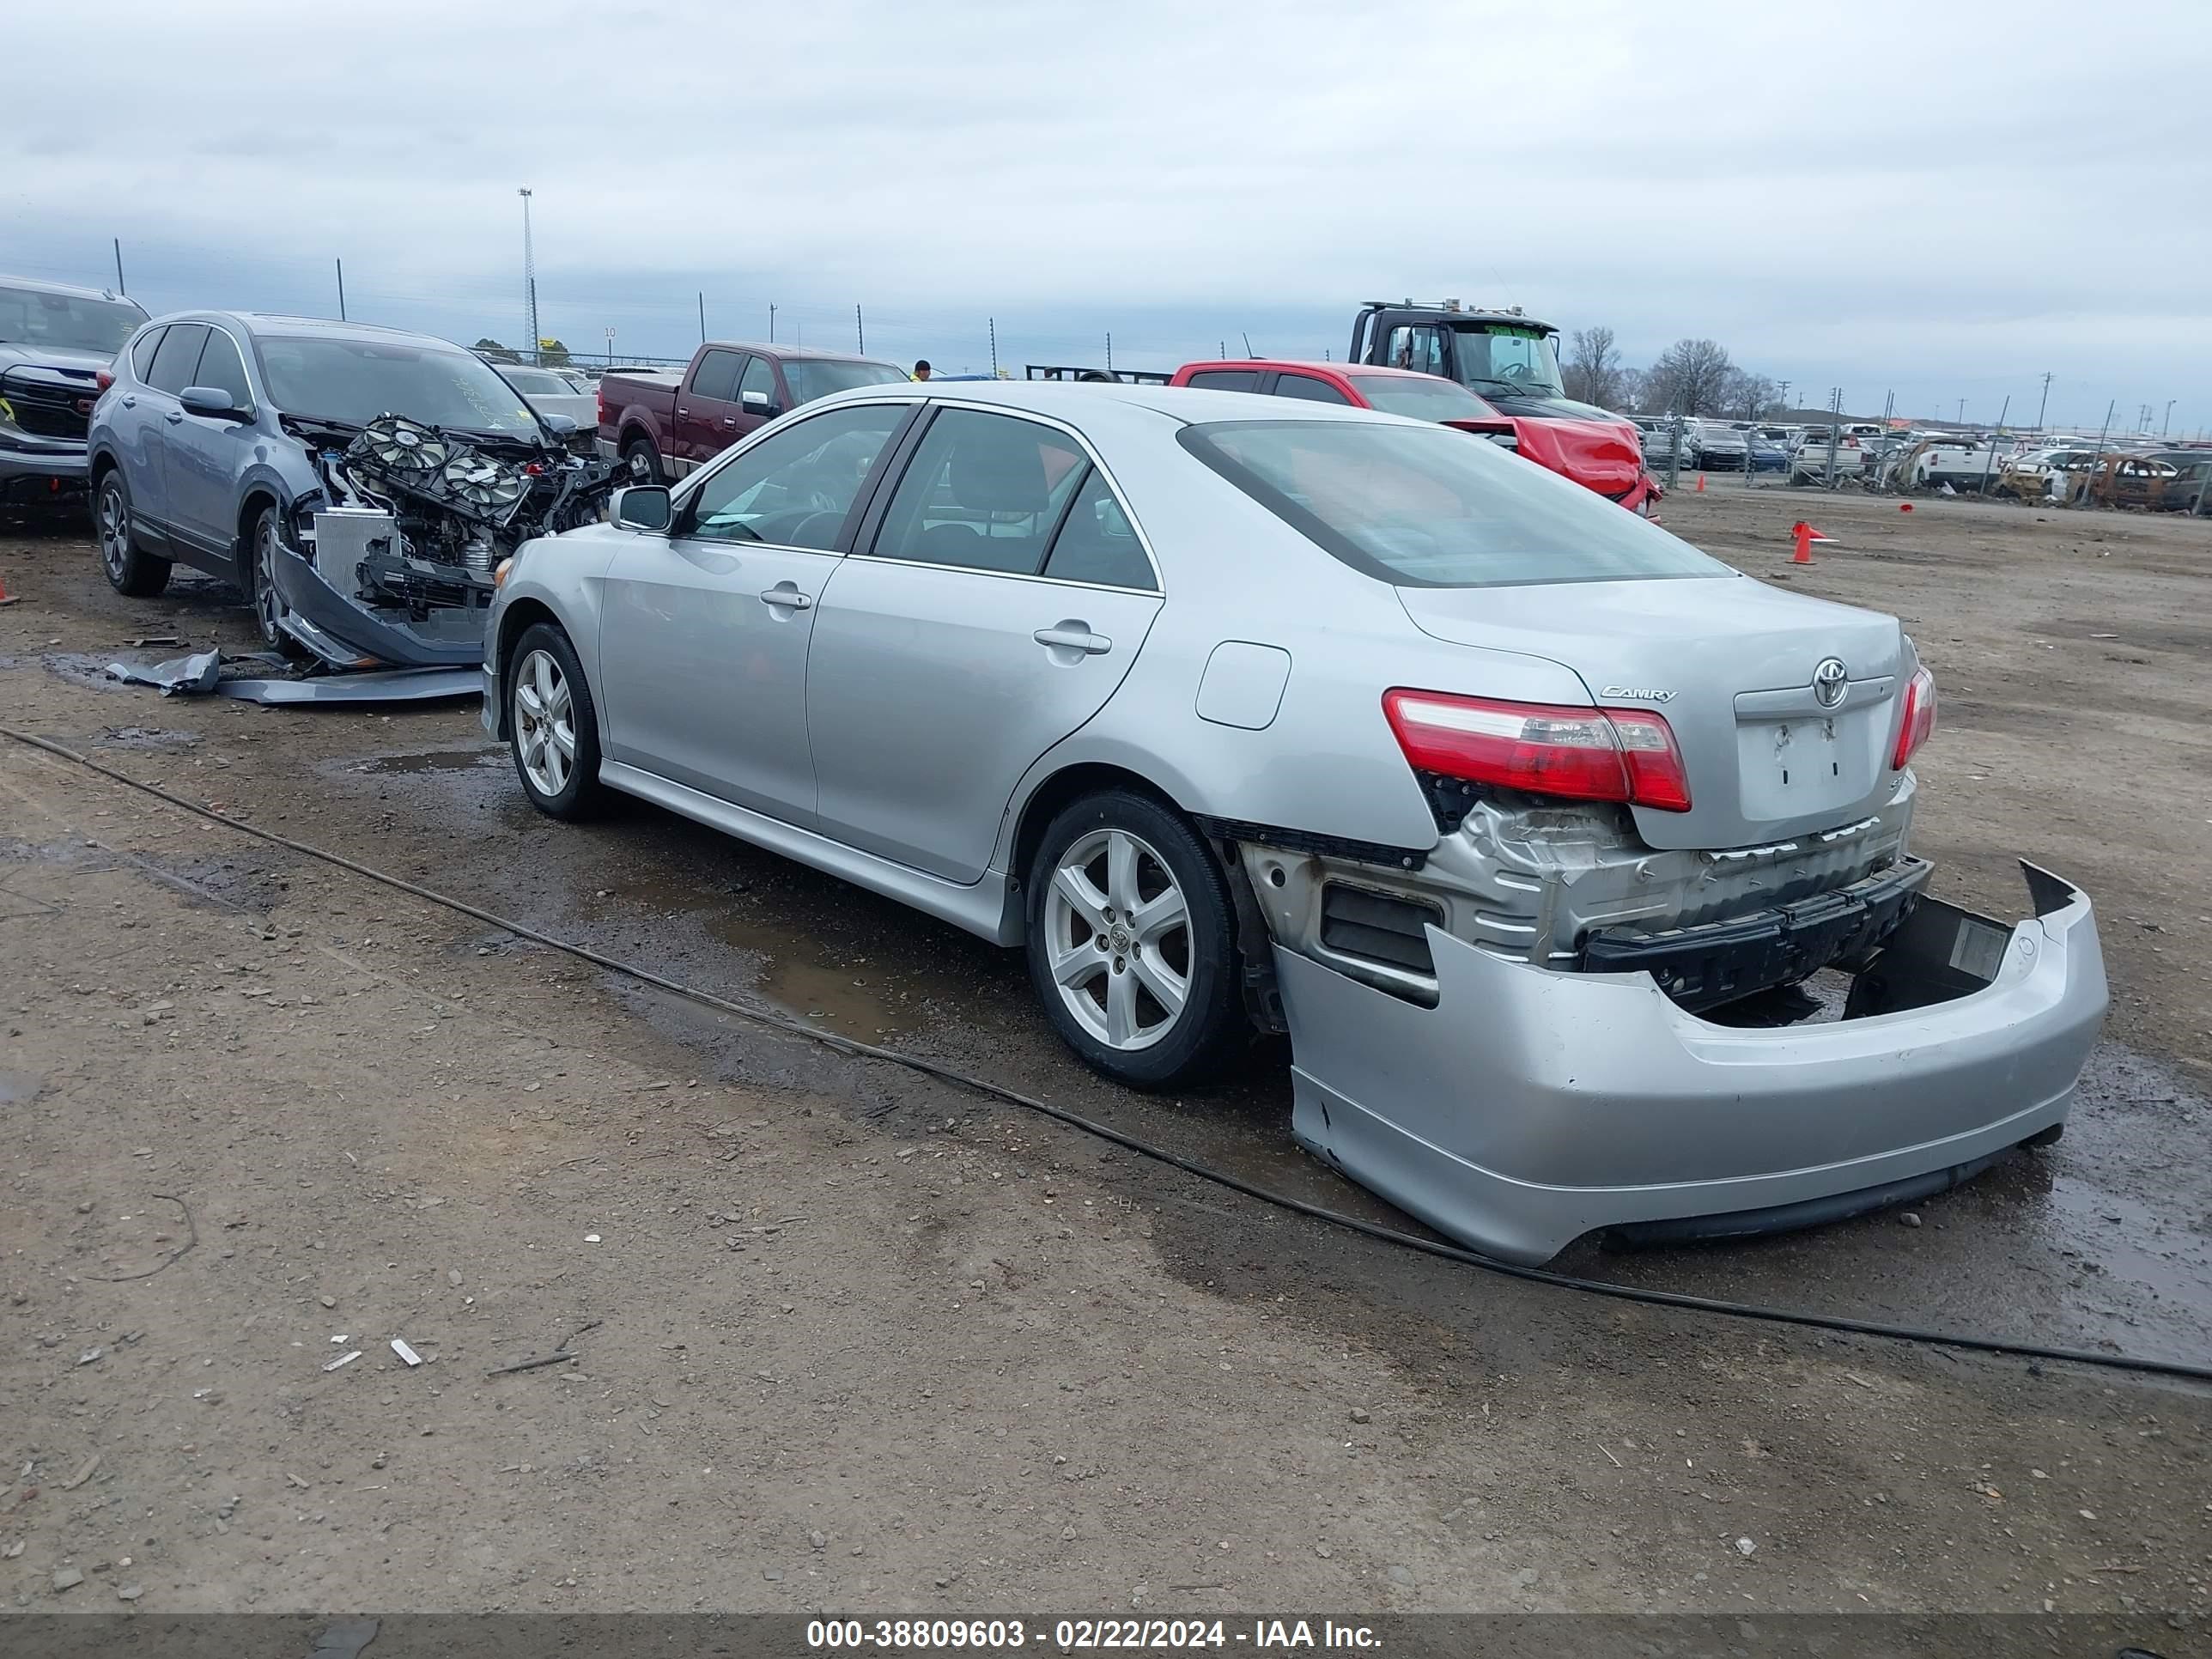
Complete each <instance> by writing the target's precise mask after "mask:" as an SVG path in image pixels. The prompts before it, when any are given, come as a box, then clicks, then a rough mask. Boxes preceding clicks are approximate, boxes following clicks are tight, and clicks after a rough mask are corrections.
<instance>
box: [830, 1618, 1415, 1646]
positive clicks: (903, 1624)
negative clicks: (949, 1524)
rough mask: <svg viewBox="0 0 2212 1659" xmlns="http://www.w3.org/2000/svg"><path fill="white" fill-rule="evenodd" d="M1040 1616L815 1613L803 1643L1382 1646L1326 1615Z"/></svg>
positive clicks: (1367, 1630)
mask: <svg viewBox="0 0 2212 1659" xmlns="http://www.w3.org/2000/svg"><path fill="white" fill-rule="evenodd" d="M1047 1628H1048V1626H1047V1625H1046V1623H1045V1621H1043V1620H1037V1621H1036V1623H1034V1624H1031V1623H1030V1622H1029V1621H1026V1620H1019V1619H990V1620H982V1619H876V1620H862V1619H826V1620H825V1619H817V1620H810V1621H809V1622H808V1624H807V1626H806V1644H807V1646H808V1647H809V1648H810V1649H811V1650H815V1651H817V1652H837V1651H846V1652H869V1651H874V1652H884V1651H893V1652H896V1651H901V1650H910V1651H911V1650H933V1651H945V1650H951V1651H958V1650H963V1649H964V1650H967V1651H969V1652H971V1653H977V1652H981V1653H994V1652H996V1653H1012V1652H1018V1651H1021V1650H1025V1649H1028V1648H1030V1647H1031V1646H1036V1647H1038V1648H1044V1649H1047V1650H1058V1651H1059V1652H1061V1653H1087V1652H1093V1651H1098V1650H1119V1651H1130V1650H1165V1651H1175V1650H1189V1649H1204V1648H1215V1649H1225V1648H1232V1647H1241V1648H1243V1649H1245V1650H1247V1651H1251V1652H1261V1653H1265V1652H1270V1651H1277V1652H1290V1651H1294V1650H1298V1649H1301V1648H1335V1649H1346V1650H1353V1651H1360V1650H1375V1649H1377V1648H1379V1647H1380V1646H1381V1645H1382V1643H1381V1641H1380V1639H1379V1638H1377V1636H1376V1632H1374V1630H1373V1629H1372V1628H1371V1627H1370V1626H1365V1625H1340V1624H1338V1623H1336V1622H1335V1621H1334V1620H1329V1619H1324V1620H1321V1621H1320V1624H1319V1627H1318V1628H1316V1626H1315V1624H1314V1622H1313V1621H1311V1620H1304V1619H1257V1620H1252V1621H1251V1622H1250V1624H1249V1627H1247V1626H1230V1625H1229V1624H1228V1622H1227V1621H1226V1620H1220V1619H1210V1620H1209V1619H1060V1620H1054V1621H1052V1623H1051V1625H1050V1626H1049V1629H1050V1631H1051V1634H1050V1636H1049V1638H1048V1637H1047V1635H1046V1630H1047Z"/></svg>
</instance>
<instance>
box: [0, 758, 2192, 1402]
mask: <svg viewBox="0 0 2212 1659" xmlns="http://www.w3.org/2000/svg"><path fill="white" fill-rule="evenodd" d="M0 737H8V738H14V739H15V741H16V742H17V743H20V744H25V745H27V746H28V747H30V748H33V749H39V750H45V751H46V753H47V754H50V755H55V756H58V757H60V758H62V759H63V760H65V761H70V762H73V763H76V765H79V766H82V767H84V768H85V769H88V770H89V771H93V772H96V773H98V774H99V775H100V776H102V777H104V778H109V779H112V780H113V781H115V782H117V783H119V784H123V785H125V786H126V787H129V788H132V789H136V790H138V791H140V792H141V793H144V794H148V795H151V796H153V797H154V799H156V800H160V801H165V802H167V804H168V805H171V806H173V807H176V808H178V809H179V811H185V812H190V813H191V814H192V815H193V816H194V817H202V818H205V819H207V820H209V821H210V823H219V824H222V825H223V826H224V827H225V828H227V829H236V830H239V831H240V832H241V833H243V834H246V835H249V836H256V837H258V839H260V840H262V841H265V842H270V844H272V845H274V846H277V847H282V848H285V849H286V850H287V851H289V852H294V853H298V854H301V855H302V856H303V857H307V858H311V859H316V860H320V861H321V862H323V863H325V864H328V865H332V866H336V867H337V868H338V869H341V870H345V871H349V872H351V873H353V874H355V875H356V876H360V877H362V878H364V879H366V880H368V881H374V882H380V883H381V884H383V885H385V886H386V887H390V888H393V889H396V890H398V891H399V892H402V893H405V894H407V895H409V896H410V897H413V898H418V899H421V900H422V901H423V902H426V903H429V904H435V905H439V906H441V907H442V908H445V909H447V910H452V911H455V912H457V913H458V914H459V915H465V916H467V917H469V918H471V920H472V921H480V922H483V924H484V925H485V926H486V927H496V928H498V929H500V930H501V932H502V933H512V934H513V935H514V936H515V937H516V938H517V939H529V940H530V941H532V943H533V944H537V945H544V946H545V947H546V948H547V949H549V950H553V951H562V952H565V953H566V954H567V955H569V956H572V957H576V958H578V959H579V960H580V961H583V962H588V963H591V964H592V966H593V967H595V968H603V969H605V970H606V971H607V972H609V973H612V974H620V975H623V977H624V978H626V979H631V980H635V981H637V982H638V983H639V984H641V985H650V986H652V987H653V988H654V989H656V990H660V991H665V992H667V993H669V994H671V995H672V996H679V997H683V998H684V999H685V1000H689V1001H691V1002H696V1003H698V1004H700V1005H701V1006H704V1007H708V1008H713V1009H715V1010H717V1011H719V1012H723V1013H729V1014H735V1015H737V1016H738V1018H741V1019H748V1020H750V1021H752V1022H754V1023H755V1024H760V1025H766V1026H770V1027H773V1028H774V1029H775V1030H779V1031H787V1032H789V1033H791V1034H792V1035H793V1036H801V1037H805V1038H806V1039H808V1040H809V1041H811V1042H818V1043H820V1044H821V1045H822V1046H823V1047H824V1048H833V1049H835V1050H836V1051H837V1052H838V1053H840V1054H853V1055H856V1056H858V1057H860V1058H861V1059H864V1060H886V1061H888V1062H890V1064H891V1065H894V1066H904V1067H905V1068H906V1069H907V1070H908V1071H910V1072H918V1073H921V1074H922V1075H923V1076H925V1077H933V1078H935V1079H938V1080H939V1082H942V1083H949V1084H951V1085H954V1086H955V1087H957V1088H961V1089H966V1090H969V1091H973V1092H975V1093H977V1094H981V1095H985V1096H987V1097H990V1098H992V1099H994V1100H1000V1101H1004V1102H1005V1103H1006V1104H1008V1105H1010V1106H1019V1107H1021V1108H1022V1109H1024V1110H1025V1111H1031V1112H1036V1113H1039V1114H1041V1115H1043V1116H1045V1117H1048V1118H1051V1119H1053V1120H1054V1121H1056V1122H1060V1123H1065V1124H1066V1125H1067V1126H1068V1127H1070V1128H1073V1129H1080V1130H1082V1131H1083V1132H1084V1133H1085V1134H1090V1135H1095V1136H1097V1138H1098V1139H1101V1140H1105V1141H1110V1142H1112V1143H1113V1144H1114V1145H1115V1146H1120V1147H1123V1148H1125V1149H1127V1151H1129V1152H1135V1153H1137V1154H1139V1156H1140V1157H1144V1158H1151V1159H1152V1160H1154V1161H1155V1162H1157V1163H1160V1164H1168V1165H1169V1166H1170V1167H1171V1168H1174V1169H1177V1170H1182V1171H1184V1172H1185V1173H1186V1174H1188V1175H1194V1176H1197V1177H1198V1178H1199V1179H1200V1180H1201V1181H1209V1182H1212V1183H1213V1184H1215V1185H1216V1186H1219V1187H1226V1188H1229V1189H1230V1190H1231V1192H1237V1193H1242V1194H1244V1195H1245V1196H1246V1197H1247V1198H1252V1199H1257V1200H1259V1201H1260V1202H1261V1203H1263V1204H1272V1205H1273V1206H1276V1207H1277V1208H1278V1209H1283V1210H1288V1211H1290V1212H1292V1213H1293V1214H1297V1215H1303V1216H1310V1217H1311V1218H1313V1219H1315V1220H1316V1221H1325V1222H1327V1223H1328V1224H1329V1225H1331V1226H1334V1227H1341V1228H1344V1229H1346V1231H1350V1232H1355V1233H1358V1234H1361V1235H1362V1236H1364V1237H1368V1238H1372V1239H1376V1240H1379V1241H1380V1242H1382V1243H1385V1244H1395V1245H1396V1246H1397V1247H1398V1248H1400V1249H1407V1250H1417V1251H1419V1252H1420V1253H1421V1254H1422V1255H1431V1256H1436V1257H1437V1258H1439V1259H1440V1260H1443V1261H1456V1262H1460V1263H1462V1264H1463V1265H1465V1266H1467V1267H1479V1268H1480V1269H1481V1270H1482V1271H1483V1272H1485V1273H1496V1274H1498V1275H1499V1276H1500V1277H1502V1278H1505V1279H1521V1280H1522V1281H1524V1282H1526V1283H1528V1284H1532V1285H1553V1286H1555V1287H1556V1288H1558V1289H1560V1290H1566V1291H1581V1292H1582V1293H1583V1294H1584V1295H1589V1296H1601V1297H1611V1298H1612V1299H1613V1300H1615V1301H1619V1302H1635V1303H1641V1304H1644V1305H1645V1306H1647V1307H1654V1308H1680V1309H1682V1310H1686V1311H1688V1312H1691V1313H1705V1314H1718V1315H1721V1316H1723V1317H1726V1318H1729V1319H1748V1320H1755V1321H1759V1322H1763V1323H1765V1324H1770V1325H1795V1326H1798V1327H1801V1328H1804V1329H1807V1330H1816V1331H1840V1332H1844V1333H1845V1334H1850V1335H1853V1336H1875V1337H1881V1338H1884V1339H1886V1340H1890V1341H1894V1342H1912V1343H1918V1344H1921V1345H1923V1346H1934V1347H1943V1348H1960V1349H1964V1350H1966V1352H1971V1353H1995V1354H2008V1355H2011V1356H2014V1357H2015V1358H2022V1359H2048V1360H2054V1361H2058V1362H2063V1363H2064V1364H2075V1365H2097V1366H2102V1367H2104V1368H2105V1369H2106V1370H2121V1371H2136V1372H2141V1373H2144V1374H2146V1375H2148V1376H2177V1377H2183V1378H2186V1379H2187V1380H2189V1381H2191V1382H2194V1383H2212V1365H2200V1364H2189V1363H2188V1362H2186V1361H2185V1360H2179V1359H2149V1358H2142V1357H2140V1356H2137V1355H2134V1354H2119V1353H2099V1352H2095V1351H2093V1350H2092V1349H2087V1348H2054V1347H2048V1346H2044V1345H2043V1344H2040V1343H2035V1342H2015V1341H2011V1340H2008V1339H2006V1338H2003V1337H1995V1336H1962V1335H1959V1334H1955V1333H1953V1332H1948V1331H1929V1330H1920V1329H1917V1328H1914V1327H1911V1326H1909V1325H1889V1324H1884V1323H1881V1322H1879V1321H1876V1320H1870V1319H1850V1318H1846V1317H1844V1316H1840V1315H1836V1314H1821V1313H1809V1312H1806V1311H1804V1310H1800V1309H1795V1308H1768V1307H1762V1306H1760V1305H1759V1304H1755V1303H1749V1302H1729V1301H1725V1300H1723V1299H1722V1298H1720V1297H1710V1296H1691V1295H1686V1294H1685V1293H1683V1292H1682V1291H1652V1290H1645V1289H1644V1288H1642V1287H1641V1286H1638V1285H1616V1284H1613V1283H1612V1282H1611V1281H1610V1280H1607V1279H1583V1278H1581V1277H1579V1276H1577V1275H1576V1274H1572V1273H1553V1272H1551V1271H1549V1270H1548V1269H1547V1268H1543V1267H1522V1266H1521V1265H1520V1264H1518V1263H1517V1262H1511V1261H1499V1260H1498V1259H1497V1258H1496V1257H1494V1256H1486V1255H1481V1254H1480V1253H1479V1252H1476V1251H1474V1250H1470V1249H1464V1248H1463V1247H1462V1246H1460V1245H1457V1244H1446V1243H1440V1242H1439V1241H1437V1240H1435V1239H1429V1238H1423V1237H1420V1236H1419V1235H1418V1234H1415V1233H1408V1232H1402V1231H1399V1230H1398V1229H1397V1228H1395V1227H1385V1226H1383V1225H1380V1224H1379V1223H1376V1222H1372V1221H1366V1220H1363V1219H1362V1218H1359V1217H1358V1216H1355V1215H1346V1213H1345V1212H1342V1211H1341V1210H1332V1209H1330V1208H1328V1206H1326V1205H1321V1204H1312V1203H1309V1202H1307V1201H1306V1200H1304V1199H1302V1198H1292V1197H1291V1196H1290V1195H1289V1194H1286V1193H1278V1192H1273V1191H1271V1190H1269V1189H1268V1188H1265V1187H1261V1186H1259V1185H1257V1184H1255V1183H1254V1182H1249V1181H1246V1180H1244V1179H1243V1177H1242V1176H1234V1175H1231V1174H1230V1173H1229V1172H1227V1171H1226V1170H1217V1169H1214V1168H1212V1166H1211V1165H1208V1164H1200V1163H1199V1162H1198V1161H1197V1160H1195V1159H1194V1158H1185V1157H1183V1156H1182V1154H1181V1153H1179V1152H1170V1151H1168V1150H1167V1148H1165V1147H1164V1146H1153V1145H1152V1143H1151V1142H1150V1141H1146V1140H1139V1139H1137V1138H1136V1137H1135V1136H1134V1135H1130V1134H1125V1133H1123V1132H1122V1131H1121V1130H1119V1129H1116V1128H1114V1127H1111V1126H1110V1125H1108V1124H1104V1123H1100V1122H1097V1121H1095V1120H1093V1119H1091V1118H1087V1117H1085V1116H1083V1115H1081V1114H1080V1113H1077V1112H1071V1111H1068V1110H1067V1109H1066V1108H1064V1107H1060V1106H1054V1105H1051V1104H1049V1103H1047V1102H1045V1101H1042V1100H1038V1099H1036V1098H1035V1097H1032V1096H1030V1095H1025V1094H1023V1093H1021V1092H1020V1091H1018V1090H1014V1089H1009V1088H1007V1087H1006V1086H1005V1085H1002V1084H997V1083H993V1082H991V1081H989V1080H988V1079H984V1078H979V1077H971V1076H969V1074H968V1073H965V1072H960V1071H956V1070H954V1069H953V1068H952V1067H951V1066H944V1065H940V1064H939V1063H938V1062H937V1061H935V1060H928V1059H925V1058H923V1057H922V1056H921V1055H919V1054H902V1053H901V1052H900V1051H899V1050H897V1049H896V1048H882V1047H879V1046H878V1045H877V1044H875V1043H872V1042H860V1041H858V1040H857V1039H855V1038H853V1037H848V1036H839V1035H838V1034H837V1033H836V1032H834V1031H822V1030H816V1029H815V1028H814V1027H813V1026H811V1025H808V1024H805V1023H804V1022H803V1021H800V1020H796V1019H793V1018H790V1017H789V1016H788V1015H786V1014H780V1013H777V1012H775V1010H773V1009H770V1008H763V1007H758V1006H750V1005H748V1004H745V1003H741V1002H733V1001H732V1000H730V999H728V998H726V997H719V996H716V995H714V994H713V993H712V992H708V991H701V990H697V989H695V988H694V987H691V986H689V985H684V984H682V983H680V982H678V981H676V980H672V979H670V978H668V977H666V976H665V975H661V974H656V973H654V972H653V971H652V969H647V968H640V967H638V966H636V965H635V964H634V963H627V962H624V961H623V960H621V959H620V958H619V957H611V956H608V955H606V954H605V952H603V951H594V950H593V949H592V948H591V947H590V946H589V945H578V944H575V943H574V942H573V941H571V940H568V939H557V938H556V937H554V936H553V935H552V934H550V933H541V932H540V931H538V929H537V928H535V927H526V926H525V925H523V924H522V923H521V922H519V921H509V920H508V919H507V917H505V916H501V915H495V914H494V913H493V912H491V911H489V910H486V909H483V908H481V907H479V906H477V905H474V904H471V903H469V902H467V901H466V900H465V899H458V898H454V897H453V896H450V895H449V894H446V893H441V892H438V891H436V890H434V889H432V888H428V887H424V886H422V885H420V884H417V883H415V882H411V881H408V880H406V879H404V878H402V877H399V876H394V875H388V874H386V872H384V871H381V870H378V869H374V868H372V867H371V866H368V865H366V864H362V863H360V862H358V861H356V860H353V859H349V858H347V857H346V856H345V855H344V854H341V853H332V852H329V851H326V850H325V849H324V848H319V847H315V846H312V845H310V844H309V843H308V842H303V841H295V840H294V839H293V838H292V837H291V836H282V835H279V834H277V833H276V831H275V830H274V829H263V828H262V827H261V826H260V825H259V824H258V823H246V821H245V820H243V819H240V818H234V817H228V815H226V814H224V813H222V812H218V811H215V810H214V809H213V808H211V807H206V806H202V805H199V804H198V803H197V802H196V801H191V800H187V799H185V798H184V797H183V796H181V795H179V794H176V793H173V792H171V791H169V790H167V789H164V788H162V787H161V786H160V785H159V784H154V783H148V782H146V781H143V779H139V778H134V777H132V776H131V775H130V774H129V773H127V772H123V771H118V769H115V768H114V767H112V766H108V765H106V764H105V763H101V762H100V761H96V760H94V759H92V758H91V757H89V756H86V755H81V754H79V753H77V752H76V750H73V749H70V748H68V747H66V746H64V744H58V743H55V742H52V740H50V739H48V738H41V737H35V736H33V735H32V734H31V733H30V732H18V731H16V730H15V729H14V728H13V727H10V726H0Z"/></svg>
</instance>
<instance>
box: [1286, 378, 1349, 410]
mask: <svg viewBox="0 0 2212 1659" xmlns="http://www.w3.org/2000/svg"><path fill="white" fill-rule="evenodd" d="M1275 395H1276V396H1277V397H1278V398H1304V399H1305V400H1306V401H1307V402H1308V403H1310V404H1349V403H1350V402H1351V401H1352V399H1351V398H1347V397H1346V396H1345V395H1344V394H1343V393H1342V392H1339V391H1338V390H1337V389H1336V388H1335V387H1334V386H1331V385H1330V384H1329V383H1328V381H1327V380H1320V379H1317V378H1316V377H1315V376H1314V375H1311V374H1285V375H1282V376H1280V377H1279V378H1278V379H1277V380H1276V381H1275Z"/></svg>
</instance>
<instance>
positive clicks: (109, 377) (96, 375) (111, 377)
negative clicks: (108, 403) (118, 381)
mask: <svg viewBox="0 0 2212 1659" xmlns="http://www.w3.org/2000/svg"><path fill="white" fill-rule="evenodd" d="M92 383H93V384H94V386H98V387H99V388H100V390H101V391H102V392H105V391H106V390H107V388H108V387H110V386H113V385H114V384H115V371H114V370H113V369H112V368H100V369H94V371H93V375H92Z"/></svg>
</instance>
